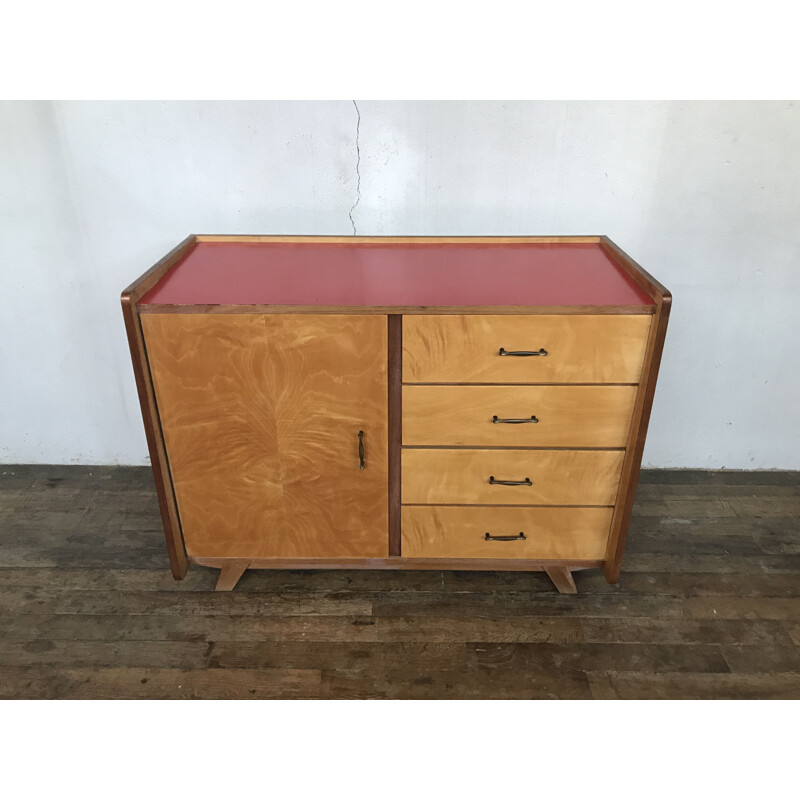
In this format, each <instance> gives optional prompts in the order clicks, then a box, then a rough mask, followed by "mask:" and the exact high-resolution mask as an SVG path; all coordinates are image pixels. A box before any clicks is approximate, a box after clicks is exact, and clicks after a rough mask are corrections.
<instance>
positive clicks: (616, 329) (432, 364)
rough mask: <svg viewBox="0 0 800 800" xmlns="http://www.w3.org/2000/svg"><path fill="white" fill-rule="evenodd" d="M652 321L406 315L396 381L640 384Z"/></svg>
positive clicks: (592, 317)
mask: <svg viewBox="0 0 800 800" xmlns="http://www.w3.org/2000/svg"><path fill="white" fill-rule="evenodd" d="M652 319H653V318H652V316H651V315H649V314H565V315H563V316H555V315H546V314H541V315H537V314H531V315H524V316H518V315H502V316H499V315H493V316H488V315H482V314H478V315H464V316H461V315H452V316H451V315H430V316H429V315H406V316H404V317H403V381H404V382H405V383H639V378H640V376H641V372H642V363H643V361H644V351H645V347H646V345H647V335H648V332H649V330H650V322H651V320H652ZM514 353H517V354H518V355H514ZM519 353H536V354H537V355H519Z"/></svg>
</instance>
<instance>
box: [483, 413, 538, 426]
mask: <svg viewBox="0 0 800 800" xmlns="http://www.w3.org/2000/svg"><path fill="white" fill-rule="evenodd" d="M538 421H539V420H538V419H537V418H536V417H535V416H533V415H531V417H530V419H500V417H498V416H497V414H495V415H494V416H493V417H492V423H494V424H497V423H498V422H505V423H506V424H507V425H522V423H523V422H538Z"/></svg>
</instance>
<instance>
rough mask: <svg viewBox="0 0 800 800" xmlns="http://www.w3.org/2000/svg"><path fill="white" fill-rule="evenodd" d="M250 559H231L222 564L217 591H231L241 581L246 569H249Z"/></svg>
mask: <svg viewBox="0 0 800 800" xmlns="http://www.w3.org/2000/svg"><path fill="white" fill-rule="evenodd" d="M249 564H250V562H249V561H230V562H227V563H226V564H224V565H223V566H222V568H221V569H220V571H219V578H218V579H217V585H216V588H215V591H217V592H229V591H231V589H233V587H234V586H236V584H237V583H238V582H239V578H241V577H242V575H243V574H244V571H245V570H246V569H247V567H248V565H249Z"/></svg>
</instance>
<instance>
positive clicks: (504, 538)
mask: <svg viewBox="0 0 800 800" xmlns="http://www.w3.org/2000/svg"><path fill="white" fill-rule="evenodd" d="M519 539H525V534H524V533H523V532H522V531H520V532H519V533H518V534H517V535H516V536H492V534H491V533H489V532H488V531H487V532H486V533H485V534H484V537H483V540H484V541H485V542H516V541H518V540H519Z"/></svg>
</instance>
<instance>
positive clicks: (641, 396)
mask: <svg viewBox="0 0 800 800" xmlns="http://www.w3.org/2000/svg"><path fill="white" fill-rule="evenodd" d="M658 287H659V289H658V291H659V294H660V297H659V305H658V310H657V312H656V315H655V316H654V317H653V320H652V322H651V326H650V334H649V337H648V342H647V350H646V355H645V361H644V365H643V367H642V380H641V383H640V385H639V392H638V395H637V397H636V405H635V406H634V412H633V417H632V419H631V428H630V432H629V434H628V442H627V446H626V451H625V461H624V463H623V465H622V475H621V477H620V484H619V492H618V495H617V503H616V506H615V508H614V516H613V517H612V520H611V532H610V534H609V538H608V546H607V548H606V560H605V564H604V565H603V572H604V574H605V577H606V580H607V581H608V582H609V583H616V582H617V581H618V580H619V573H620V568H621V565H622V553H623V551H624V549H625V540H626V539H627V537H628V526H629V525H630V521H631V513H632V511H633V501H634V498H635V496H636V486H637V484H638V482H639V471H640V469H641V466H642V454H643V453H644V444H645V437H646V435H647V427H648V424H649V422H650V412H651V410H652V408H653V397H654V396H655V391H656V380H657V379H658V370H659V367H660V366H661V354H662V352H663V350H664V340H665V338H666V335H667V323H668V321H669V312H670V307H671V305H672V295H671V294H670V293H669V292H668V291H667V290H666V289H665V288H664V287H663V286H661V284H658Z"/></svg>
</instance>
